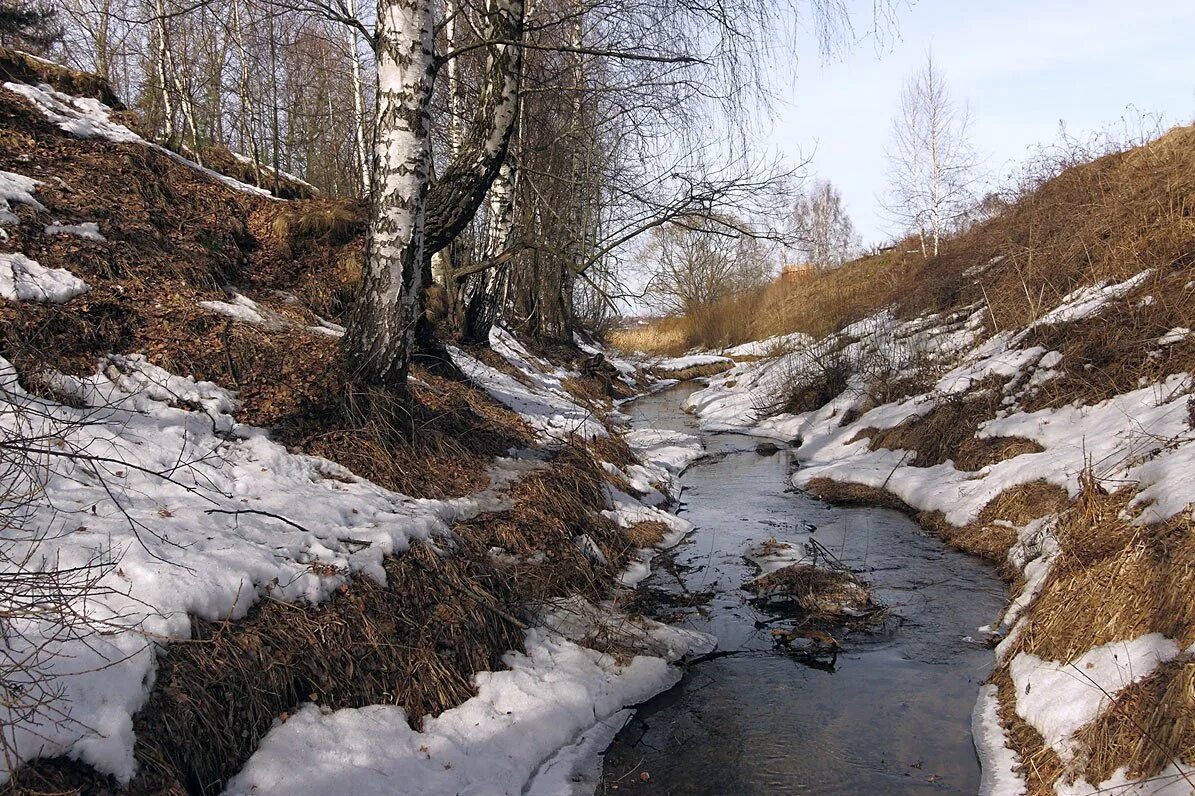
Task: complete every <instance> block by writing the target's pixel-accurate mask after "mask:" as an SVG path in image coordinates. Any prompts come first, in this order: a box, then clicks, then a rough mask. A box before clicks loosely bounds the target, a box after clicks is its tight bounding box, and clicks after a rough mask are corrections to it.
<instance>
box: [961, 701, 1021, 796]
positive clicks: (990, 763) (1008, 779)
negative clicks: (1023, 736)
mask: <svg viewBox="0 0 1195 796" xmlns="http://www.w3.org/2000/svg"><path fill="white" fill-rule="evenodd" d="M998 704H999V703H998V701H997V699H996V686H994V685H991V684H988V685H985V686H983V687H982V688H980V689H979V699H978V700H977V701H976V703H975V712H974V713H973V714H972V716H971V737H972V738H974V739H975V751H976V752H977V753H978V754H979V759H980V761H981V763H982V778H981V780H980V783H979V794H980V796H1024V794H1025V793H1026V792H1027V791H1026V788H1025V783H1024V781H1023V780H1022V779H1021V776H1020V774H1018V773H1017V766H1019V765H1020V762H1021V761H1020V759H1019V758H1018V757H1017V753H1016V752H1014V751H1013V750H1012V749H1011V748H1009V746H1008V743H1007V741H1006V736H1005V734H1004V728H1003V727H1001V726H1000V717H999V715H998V714H997V713H996V707H997V705H998Z"/></svg>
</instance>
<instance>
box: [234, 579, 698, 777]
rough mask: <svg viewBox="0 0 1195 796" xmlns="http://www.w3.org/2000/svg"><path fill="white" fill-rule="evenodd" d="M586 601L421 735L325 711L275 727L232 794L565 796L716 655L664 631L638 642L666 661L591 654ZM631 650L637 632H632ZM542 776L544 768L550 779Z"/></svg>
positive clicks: (550, 623)
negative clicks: (649, 710)
mask: <svg viewBox="0 0 1195 796" xmlns="http://www.w3.org/2000/svg"><path fill="white" fill-rule="evenodd" d="M579 605H582V604H581V603H576V602H574V603H571V604H569V605H567V606H565V607H564V608H563V609H558V610H560V611H561V612H562V614H563V615H564V616H565V617H567V618H565V619H560V618H558V617H554V616H553V612H551V611H549V612H548V615H547V616H546V618H545V626H543V627H537V628H532V629H530V630H528V631H527V632H526V639H525V646H526V652H525V653H516V652H511V653H508V654H507V655H506V656H505V658H504V662H505V664H506V666H507V667H508V668H507V669H506V670H503V671H497V672H483V673H480V674H478V675H476V677H475V682H476V685H477V690H478V693H477V696H475V697H473V698H472V699H469V700H467V701H466V702H464V703H463V704H461V705H459V706H457V707H455V708H452V709H450V710H447V711H445V712H444V713H442V714H440V715H439V716H436V717H434V718H428V719H426V720H425V721H424V722H423V728H422V730H421V731H416V730H412V729H411V728H410V726H409V725H408V724H407V716H406V713H405V711H403V709H402V708H399V707H395V706H391V705H374V706H371V707H366V708H359V709H348V710H339V711H335V712H332V713H324V712H322V711H321V710H320V709H319V708H318V707H316V706H315V705H309V706H306V707H305V708H303V709H302V710H300V711H299V712H298V713H297V714H296V715H295V716H294V717H293V718H291V719H289V720H287V721H286V722H285V723H281V724H277V725H275V727H274V729H272V730H271V731H270V733H269V734H268V735H267V736H266V737H265V739H264V740H263V741H262V744H261V746H260V747H259V748H258V750H257V752H256V753H255V754H254V755H253V756H252V758H250V760H249V762H248V764H247V765H246V766H245V768H244V769H243V770H242V771H241V773H240V774H238V775H237V776H236V777H235V778H234V779H233V780H232V781H231V782H230V783H229V785H228V788H227V790H226V791H225V793H226V794H227V796H242V795H244V796H248V794H253V796H269V795H270V794H279V795H280V796H281V794H286V796H304V795H305V794H311V795H312V796H323V794H328V793H338V794H345V796H355V795H356V794H361V796H365V795H366V794H368V795H369V796H373V794H406V793H425V794H453V795H454V796H457V795H459V796H464V795H465V794H477V795H478V796H481V795H482V794H484V795H485V796H497V795H498V794H510V795H511V796H516V795H517V794H523V793H535V794H543V795H545V796H547V794H553V795H554V794H563V793H569V792H570V790H568V789H566V788H567V786H569V785H570V784H571V783H572V781H573V778H574V772H576V771H584V770H592V767H593V760H594V755H595V753H596V752H597V751H599V746H604V744H605V743H606V742H607V741H608V739H609V738H611V737H612V736H613V732H615V731H617V728H618V727H619V726H621V723H622V721H624V720H625V718H626V716H627V715H628V714H627V712H626V711H625V710H624V708H626V707H627V706H630V705H635V704H637V703H639V702H642V701H644V700H646V699H648V698H649V697H651V696H653V695H654V694H656V693H659V692H660V691H662V690H664V689H666V688H669V687H670V686H672V685H673V684H674V683H675V682H676V681H677V680H679V679H680V672H679V670H678V669H676V668H675V667H673V666H671V665H669V664H670V662H672V661H675V660H678V659H679V658H680V657H681V656H683V655H685V654H688V653H690V652H698V651H704V650H706V649H708V648H709V645H710V640H709V639H708V637H705V636H703V635H701V634H696V633H691V632H688V631H684V630H680V629H677V628H669V627H666V626H664V625H659V624H657V623H652V622H643V623H641V624H638V625H636V626H635V635H636V637H639V638H642V639H643V640H644V641H645V642H646V643H647V646H648V647H650V648H651V649H652V650H653V651H656V652H659V653H660V655H659V656H657V655H635V656H634V657H633V658H631V659H630V660H629V661H627V660H619V659H616V658H615V657H614V656H612V655H609V654H605V653H601V652H598V651H595V650H592V649H588V648H586V647H583V646H580V645H578V644H576V643H574V641H571V640H569V638H568V636H569V635H576V634H577V633H578V632H581V631H584V632H592V630H593V627H594V621H595V620H594V619H593V616H594V615H595V614H596V613H598V611H597V610H596V609H592V607H590V608H591V610H589V611H587V612H582V613H576V612H575V611H574V610H573V609H575V608H577V607H578V606H579ZM624 640H625V634H624ZM541 769H542V770H541Z"/></svg>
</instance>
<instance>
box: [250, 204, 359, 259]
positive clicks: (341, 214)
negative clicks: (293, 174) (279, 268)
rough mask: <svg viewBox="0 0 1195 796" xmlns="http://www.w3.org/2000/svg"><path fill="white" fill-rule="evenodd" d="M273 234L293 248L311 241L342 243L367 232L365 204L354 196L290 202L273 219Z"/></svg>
mask: <svg viewBox="0 0 1195 796" xmlns="http://www.w3.org/2000/svg"><path fill="white" fill-rule="evenodd" d="M272 227H273V232H274V235H275V236H276V237H277V239H278V240H279V241H281V242H282V243H284V244H285V245H286V246H287V247H288V248H289V249H290V250H291V251H301V250H302V249H304V248H309V247H310V245H311V242H312V241H315V242H319V243H322V244H326V245H332V246H341V245H343V244H345V243H348V242H349V241H351V240H354V239H355V238H357V237H358V236H360V235H363V234H364V233H365V208H364V207H363V206H362V205H361V203H360V202H358V201H355V200H346V199H340V200H327V199H325V200H311V201H307V202H290V203H288V204H287V205H286V208H285V209H284V210H282V211H281V212H279V213H278V214H277V215H276V216H275V217H274V221H273V223H272Z"/></svg>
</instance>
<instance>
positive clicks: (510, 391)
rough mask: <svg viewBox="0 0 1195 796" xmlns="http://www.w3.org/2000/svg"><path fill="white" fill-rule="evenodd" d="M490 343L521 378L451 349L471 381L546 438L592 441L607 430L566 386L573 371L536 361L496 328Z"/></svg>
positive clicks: (456, 361) (557, 440)
mask: <svg viewBox="0 0 1195 796" xmlns="http://www.w3.org/2000/svg"><path fill="white" fill-rule="evenodd" d="M490 346H491V348H493V350H494V351H495V352H496V353H498V354H499V355H501V356H503V357H504V358H505V359H506V361H507V362H509V363H510V364H511V365H512V366H513V367H514V368H516V369H517V370H518V372H519V374H520V376H521V378H515V377H514V376H511V375H510V374H509V373H504V372H502V371H500V370H498V369H496V368H492V367H490V366H489V365H487V364H485V363H484V362H482V361H481V360H479V359H476V358H474V357H472V356H470V355H469V354H467V353H466V352H464V351H462V350H461V349H459V348H456V347H455V346H448V353H449V355H450V356H451V357H452V361H453V362H454V363H456V366H457V367H458V368H460V369H461V372H462V373H464V374H465V376H467V377H468V378H469V380H470V381H471V382H473V383H474V384H476V385H477V386H479V387H481V388H482V389H484V390H485V391H486V392H488V393H489V394H490V396H491V397H493V398H494V399H495V400H496V401H498V402H499V403H501V404H503V405H505V406H507V407H508V408H510V409H512V410H514V411H515V412H517V413H518V414H519V416H521V417H522V418H523V420H525V421H526V422H527V424H528V425H529V426H531V428H533V429H534V430H535V431H536V432H537V434H538V435H539V438H540V441H541V442H542V441H555V442H564V441H565V440H567V439H568V438H569V437H570V436H571V435H574V434H575V435H578V436H580V437H582V438H584V439H593V438H594V437H600V436H604V435H605V434H606V433H607V432H606V427H605V425H604V424H603V423H602V422H601V420H600V419H599V418H598V417H597V416H596V415H594V413H593V411H592V410H591V409H588V408H586V407H584V406H582V405H581V404H579V403H578V402H577V400H576V399H575V398H573V396H572V395H571V394H570V393H569V392H568V390H566V389H565V388H564V385H563V380H564V379H565V378H568V377H569V376H570V375H573V374H570V373H568V372H567V371H564V370H561V369H558V368H552V367H550V366H548V367H545V366H543V363H539V364H535V363H534V358H533V357H532V356H531V354H529V353H528V352H527V350H526V349H525V348H523V346H522V345H521V344H520V343H519V342H518V341H517V340H516V339H515V338H514V336H513V335H511V334H510V333H509V332H507V331H505V330H503V329H501V328H499V327H497V326H495V327H494V328H493V329H492V330H491V332H490Z"/></svg>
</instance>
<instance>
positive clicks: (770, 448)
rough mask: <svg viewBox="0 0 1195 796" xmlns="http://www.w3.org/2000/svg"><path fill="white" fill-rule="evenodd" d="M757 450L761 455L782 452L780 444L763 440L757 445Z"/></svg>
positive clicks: (772, 454)
mask: <svg viewBox="0 0 1195 796" xmlns="http://www.w3.org/2000/svg"><path fill="white" fill-rule="evenodd" d="M755 452H756V453H758V454H759V455H760V456H774V455H775V454H777V453H779V452H780V446H779V445H777V444H776V443H775V442H761V443H759V444H758V445H756V446H755Z"/></svg>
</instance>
